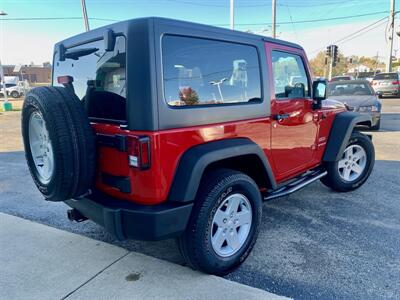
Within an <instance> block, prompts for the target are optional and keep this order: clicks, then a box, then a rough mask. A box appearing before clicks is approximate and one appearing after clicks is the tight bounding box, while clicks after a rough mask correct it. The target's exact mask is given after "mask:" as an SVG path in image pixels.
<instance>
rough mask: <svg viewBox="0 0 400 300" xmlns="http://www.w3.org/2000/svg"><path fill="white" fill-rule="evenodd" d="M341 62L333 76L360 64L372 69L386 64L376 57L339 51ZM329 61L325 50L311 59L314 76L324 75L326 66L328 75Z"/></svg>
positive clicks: (333, 71)
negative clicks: (348, 54) (326, 62)
mask: <svg viewBox="0 0 400 300" xmlns="http://www.w3.org/2000/svg"><path fill="white" fill-rule="evenodd" d="M338 57H339V62H338V63H337V64H336V66H335V67H333V69H332V76H337V75H343V74H345V73H347V71H348V70H349V69H350V68H356V67H357V66H358V65H365V66H367V67H369V68H370V69H371V70H375V68H384V67H385V64H384V63H381V62H379V61H377V60H376V57H365V56H361V57H358V56H356V55H352V56H349V57H346V56H344V55H343V54H342V53H340V52H339V56H338ZM350 58H351V59H352V63H350ZM329 62H330V60H329V59H328V65H325V52H322V51H321V52H319V53H318V54H317V56H316V57H315V58H313V59H311V60H310V65H311V69H312V71H313V73H314V76H319V77H323V76H324V74H325V68H326V76H328V70H329Z"/></svg>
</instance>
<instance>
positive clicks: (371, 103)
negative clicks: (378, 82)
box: [327, 80, 382, 130]
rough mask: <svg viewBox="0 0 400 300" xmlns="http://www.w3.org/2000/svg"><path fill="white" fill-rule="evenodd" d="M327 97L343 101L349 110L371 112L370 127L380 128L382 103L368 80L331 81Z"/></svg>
mask: <svg viewBox="0 0 400 300" xmlns="http://www.w3.org/2000/svg"><path fill="white" fill-rule="evenodd" d="M327 97H329V99H334V100H337V101H340V102H343V103H344V104H346V106H347V109H349V110H352V111H357V112H359V113H363V114H369V115H370V116H371V118H372V123H371V126H370V128H371V129H372V130H379V128H380V124H381V108H382V103H381V102H380V101H379V99H378V97H377V96H376V94H375V91H374V90H373V89H372V88H371V86H370V84H369V82H368V80H346V81H337V82H331V83H329V85H328V94H327Z"/></svg>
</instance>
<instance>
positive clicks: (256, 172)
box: [22, 18, 375, 274]
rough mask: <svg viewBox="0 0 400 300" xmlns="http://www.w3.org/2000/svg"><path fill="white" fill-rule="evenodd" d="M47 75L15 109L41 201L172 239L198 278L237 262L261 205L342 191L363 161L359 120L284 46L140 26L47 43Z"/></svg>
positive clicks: (159, 21)
mask: <svg viewBox="0 0 400 300" xmlns="http://www.w3.org/2000/svg"><path fill="white" fill-rule="evenodd" d="M53 66H54V67H53V86H51V87H40V88H36V89H33V90H32V91H30V92H29V93H28V94H27V96H26V98H25V102H24V107H23V112H22V129H23V139H24V144H25V152H26V159H27V162H28V166H29V169H30V172H31V175H32V177H33V180H34V181H35V183H36V185H37V187H38V188H39V190H40V191H41V192H42V194H43V195H44V197H45V198H46V199H47V200H50V201H64V202H65V203H66V204H67V205H69V206H70V207H71V208H72V209H71V210H69V212H68V216H69V218H70V219H71V220H75V221H83V220H86V219H91V220H93V221H94V222H96V223H98V224H100V225H102V226H104V228H105V229H106V230H107V231H108V232H110V233H111V234H113V235H114V236H115V237H116V238H118V239H124V238H132V239H142V240H160V239H165V238H171V237H177V238H178V244H179V248H180V250H181V252H182V254H183V256H184V258H185V259H186V260H187V262H188V263H189V264H190V265H191V266H192V267H193V268H195V269H199V270H202V271H204V272H208V273H213V274H226V273H228V272H229V271H230V270H232V269H233V268H234V267H236V266H238V265H239V264H240V263H241V262H243V261H244V260H245V258H246V257H247V256H248V254H249V252H250V250H251V249H252V247H253V245H254V243H255V241H256V237H257V233H258V229H259V225H260V221H261V213H262V201H263V200H270V199H274V198H277V197H280V196H284V195H288V194H290V193H293V192H295V191H297V190H299V189H300V188H302V187H304V186H306V185H308V184H310V183H312V182H314V181H316V180H318V179H321V181H322V182H323V183H324V184H325V185H327V186H328V187H330V188H332V189H334V190H337V191H340V192H347V191H351V190H354V189H356V188H358V187H360V186H361V185H362V184H363V183H364V182H365V181H366V180H367V178H368V176H369V175H370V173H371V171H372V168H373V165H374V160H375V158H374V147H373V144H372V142H371V138H370V137H368V136H365V135H363V134H361V133H360V132H357V131H355V130H354V128H355V125H356V124H358V123H364V124H365V122H370V121H371V120H370V119H368V118H369V117H368V116H366V115H360V114H358V113H354V112H348V111H346V108H345V107H344V106H343V105H342V104H341V103H339V102H336V101H330V100H324V98H325V87H326V83H325V82H324V81H316V82H312V74H311V70H310V68H309V66H308V63H307V57H306V55H305V53H304V50H303V49H302V48H301V47H300V46H299V45H296V44H292V43H289V42H284V41H280V40H276V39H271V38H267V37H264V36H258V35H254V34H248V33H243V32H237V31H231V30H227V29H222V28H215V27H211V26H205V25H198V24H193V23H188V22H181V21H175V20H168V19H163V18H143V19H136V20H129V21H125V22H120V23H117V24H113V25H110V26H106V27H102V28H98V29H95V30H92V31H89V32H86V33H82V34H80V35H77V36H74V37H72V38H69V39H66V40H64V41H62V42H59V43H58V44H56V46H55V50H54V60H53ZM323 100H324V101H323Z"/></svg>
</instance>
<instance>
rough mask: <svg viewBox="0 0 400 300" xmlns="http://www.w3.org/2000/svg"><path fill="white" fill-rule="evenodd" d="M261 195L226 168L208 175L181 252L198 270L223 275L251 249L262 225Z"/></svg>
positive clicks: (181, 241) (181, 242)
mask: <svg viewBox="0 0 400 300" xmlns="http://www.w3.org/2000/svg"><path fill="white" fill-rule="evenodd" d="M261 203H262V201H261V194H260V191H259V189H258V187H257V185H256V183H255V182H254V180H252V179H251V178H250V177H249V176H247V175H245V174H243V173H240V172H237V171H233V170H228V169H223V170H217V171H213V172H212V173H208V174H207V176H206V180H204V181H203V182H202V184H201V186H200V188H199V192H198V196H197V198H196V201H195V205H194V207H193V211H192V215H191V218H190V221H189V224H188V227H187V229H186V231H185V233H184V234H183V235H182V236H181V237H179V238H178V246H179V248H180V251H181V253H182V255H183V257H184V258H185V260H186V261H187V262H188V264H189V265H190V266H191V267H192V268H194V269H197V270H201V271H203V272H206V273H209V274H215V275H220V276H222V275H225V274H227V273H229V272H230V271H232V270H233V269H234V268H236V267H237V266H239V265H240V264H241V263H242V262H243V261H244V260H245V259H246V258H247V256H248V255H249V253H250V251H251V249H252V248H253V246H254V244H255V242H256V239H257V235H258V231H259V225H260V223H261V215H262V206H261Z"/></svg>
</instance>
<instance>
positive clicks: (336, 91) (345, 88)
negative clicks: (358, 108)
mask: <svg viewBox="0 0 400 300" xmlns="http://www.w3.org/2000/svg"><path fill="white" fill-rule="evenodd" d="M327 94H328V96H363V95H373V94H374V91H373V90H372V88H371V86H370V85H369V83H340V82H338V83H330V84H329V85H328V92H327Z"/></svg>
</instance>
